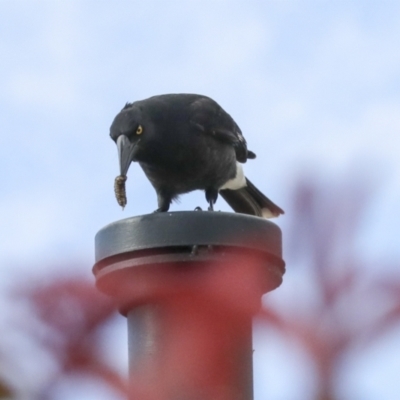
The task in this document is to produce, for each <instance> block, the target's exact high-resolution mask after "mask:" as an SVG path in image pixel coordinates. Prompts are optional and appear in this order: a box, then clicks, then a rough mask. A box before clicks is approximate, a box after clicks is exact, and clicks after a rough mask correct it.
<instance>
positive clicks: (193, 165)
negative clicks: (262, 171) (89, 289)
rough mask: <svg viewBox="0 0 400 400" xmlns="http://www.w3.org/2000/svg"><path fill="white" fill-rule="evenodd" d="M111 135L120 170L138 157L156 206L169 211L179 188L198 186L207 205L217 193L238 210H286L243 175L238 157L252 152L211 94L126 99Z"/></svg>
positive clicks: (188, 189) (263, 213)
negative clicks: (135, 99)
mask: <svg viewBox="0 0 400 400" xmlns="http://www.w3.org/2000/svg"><path fill="white" fill-rule="evenodd" d="M110 136H111V138H112V139H113V140H114V141H115V142H116V144H117V148H118V156H119V163H120V173H121V176H122V177H126V174H127V172H128V168H129V166H130V163H131V162H132V161H137V162H138V163H139V164H140V166H141V167H142V169H143V171H144V172H145V174H146V176H147V178H148V179H149V180H150V182H151V184H152V185H153V187H154V189H155V190H156V192H157V200H158V209H157V210H156V211H168V209H169V207H170V204H171V202H172V201H173V200H174V199H176V198H177V197H178V196H179V195H180V194H183V193H188V192H191V191H192V190H198V189H200V190H204V191H205V196H206V199H207V202H208V203H209V210H213V206H214V204H215V202H216V201H217V197H218V193H219V194H221V196H222V197H223V198H224V199H225V200H226V202H227V203H228V204H229V205H230V206H231V207H232V208H233V210H234V211H236V212H238V213H244V214H250V215H256V216H260V217H265V218H271V217H277V216H279V215H280V214H283V213H284V212H283V210H282V209H281V208H279V207H278V206H277V205H276V204H274V203H273V202H272V201H271V200H269V199H268V198H267V197H266V196H264V195H263V194H262V193H261V192H260V191H259V190H258V189H257V188H256V187H255V186H254V185H253V184H252V183H251V182H250V181H249V180H248V179H247V178H246V177H245V176H244V174H243V169H242V163H245V162H246V161H247V160H248V159H253V158H255V157H256V155H255V154H254V153H253V152H252V151H250V150H248V149H247V144H246V140H245V139H244V137H243V135H242V132H241V131H240V129H239V127H238V126H237V124H236V123H235V121H234V120H233V119H232V117H231V116H230V115H229V114H228V113H226V112H225V111H224V110H223V109H222V108H221V107H220V106H219V105H218V104H217V103H216V102H215V101H214V100H212V99H211V98H209V97H206V96H202V95H198V94H164V95H160V96H154V97H150V98H148V99H145V100H140V101H136V102H134V103H127V104H126V105H125V107H124V108H123V109H122V110H121V112H120V113H119V114H118V115H117V116H116V117H115V119H114V121H113V123H112V125H111V128H110Z"/></svg>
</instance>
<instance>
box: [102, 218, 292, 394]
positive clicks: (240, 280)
mask: <svg viewBox="0 0 400 400" xmlns="http://www.w3.org/2000/svg"><path fill="white" fill-rule="evenodd" d="M281 256H282V252H281V233H280V230H279V228H278V227H277V226H276V225H274V224H273V223H271V222H269V221H266V220H264V219H261V218H256V217H250V216H245V215H239V214H231V213H219V212H178V213H158V214H151V215H144V216H140V217H134V218H129V219H125V220H122V221H117V222H115V223H113V224H110V225H108V226H106V227H105V228H103V229H102V230H100V231H99V233H98V234H97V235H96V264H95V266H94V274H95V276H96V284H97V286H98V287H99V289H100V290H102V291H103V292H105V293H108V294H110V295H111V296H113V297H114V298H115V299H116V300H117V301H118V304H119V306H120V310H121V312H122V313H123V314H124V315H126V316H127V319H128V341H129V368H130V383H131V395H130V398H131V399H140V400H146V399H149V400H204V399H212V400H214V399H216V400H251V399H253V383H252V380H253V378H252V330H251V322H252V316H253V315H254V314H255V313H256V312H257V310H258V309H259V307H260V301H261V296H262V295H263V294H264V293H266V292H267V291H270V290H272V289H274V288H276V287H277V286H279V284H280V283H281V282H282V275H283V273H284V263H283V261H282V259H281Z"/></svg>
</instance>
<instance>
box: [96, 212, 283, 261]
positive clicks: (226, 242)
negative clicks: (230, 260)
mask: <svg viewBox="0 0 400 400" xmlns="http://www.w3.org/2000/svg"><path fill="white" fill-rule="evenodd" d="M193 245H198V246H227V247H240V248H245V249H252V250H258V251H261V252H266V253H269V254H271V255H273V256H275V257H277V258H282V238H281V231H280V229H279V227H278V226H276V225H275V224H274V223H272V222H270V221H268V220H266V219H263V218H259V217H252V216H249V215H244V214H234V213H227V212H208V211H180V212H165V213H153V214H147V215H140V216H136V217H131V218H126V219H122V220H120V221H116V222H113V223H111V224H109V225H107V226H105V227H104V228H103V229H101V230H100V231H99V232H98V233H97V235H96V238H95V260H96V263H98V262H100V261H102V260H104V259H106V258H108V257H111V256H115V255H118V254H122V253H130V252H133V251H139V250H148V249H155V248H164V247H183V246H193Z"/></svg>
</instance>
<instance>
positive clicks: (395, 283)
mask: <svg viewBox="0 0 400 400" xmlns="http://www.w3.org/2000/svg"><path fill="white" fill-rule="evenodd" d="M399 20H400V3H398V2H396V1H390V0H388V1H385V2H378V1H356V0H354V1H334V2H333V1H332V2H328V1H311V0H304V1H300V0H299V1H290V0H269V1H261V0H258V1H256V0H246V1H245V0H230V1H228V0H226V1H224V0H201V1H200V0H187V1H184V0H181V1H178V0H175V1H174V0H172V1H162V0H147V1H140V2H139V1H125V0H121V1H117V2H112V3H111V2H105V1H93V0H76V1H74V0H70V1H68V2H67V1H65V2H62V1H57V0H52V1H51V0H48V1H45V0H44V1H40V2H33V1H29V0H13V1H11V0H1V1H0V54H1V57H0V60H1V61H0V87H1V90H0V128H1V136H0V140H1V146H0V165H1V176H2V179H1V189H0V190H1V196H0V202H1V203H0V218H1V223H0V235H1V240H0V262H1V270H0V310H1V311H0V395H2V396H3V398H11V399H21V400H31V399H49V400H50V399H52V400H53V399H56V400H72V399H81V400H82V399H83V400H92V399H96V400H103V399H104V400H106V399H120V398H121V399H122V398H124V397H123V396H124V390H125V389H124V378H125V376H126V374H127V345H126V323H125V322H126V321H125V320H124V318H123V317H121V316H119V315H118V314H117V313H116V312H115V311H114V310H113V308H112V305H110V304H109V303H108V302H107V299H105V298H104V297H102V296H100V295H98V293H97V292H96V291H95V289H94V288H93V284H94V279H93V277H92V274H91V267H92V265H93V262H94V235H95V234H96V232H97V231H98V230H99V229H100V228H102V227H103V226H105V225H106V224H108V223H110V222H112V221H115V220H118V219H122V218H127V217H130V216H133V215H139V214H145V213H150V212H152V211H153V210H154V209H155V208H156V196H155V192H154V190H153V189H152V187H151V185H150V183H149V182H148V181H147V179H146V178H145V177H144V174H143V173H142V171H141V170H140V168H139V167H138V166H137V165H134V166H133V167H131V169H130V171H129V179H128V181H127V195H128V205H127V207H126V208H125V210H124V211H121V208H120V207H119V206H118V205H117V203H116V200H115V198H114V191H113V181H114V178H115V176H116V175H117V174H118V172H119V171H118V161H117V152H116V148H115V144H114V143H113V142H112V141H111V140H110V138H109V136H108V134H109V126H110V124H111V122H112V120H113V118H114V116H115V115H116V114H117V113H118V112H119V111H120V109H121V108H122V107H123V105H124V104H125V103H126V102H127V101H135V100H139V99H143V98H146V97H149V96H152V95H156V94H162V93H181V92H186V93H200V94H205V95H208V96H210V97H212V98H213V99H215V100H216V101H217V102H218V103H220V105H221V106H222V107H223V108H224V109H225V110H226V111H227V112H229V113H230V114H231V115H232V116H233V117H234V119H235V120H236V122H237V123H238V125H239V126H240V127H241V129H242V131H243V133H244V136H245V137H246V139H247V142H248V145H249V148H250V149H251V150H253V151H255V152H256V153H257V159H256V160H254V161H251V162H248V163H247V164H246V166H245V170H246V174H247V175H248V176H249V177H250V179H251V180H252V181H253V182H254V183H255V184H257V186H258V187H259V188H260V189H262V191H263V192H265V193H266V194H267V195H268V196H269V197H270V198H271V199H272V200H273V201H275V202H276V203H277V204H278V205H280V206H281V207H282V208H283V209H284V210H285V211H286V214H285V215H284V216H282V217H280V218H279V219H278V220H276V221H274V222H276V223H277V224H278V225H279V226H280V227H281V229H282V231H283V242H284V258H285V261H286V266H287V272H286V275H285V277H284V283H283V285H282V286H281V287H280V288H279V289H277V290H276V291H275V292H274V293H271V294H270V295H267V296H265V298H264V307H263V310H262V312H261V313H260V316H259V317H258V318H257V320H256V322H255V332H254V347H255V353H254V369H255V371H254V375H255V399H256V400H309V399H318V400H333V399H334V400H336V399H352V400H376V399H380V400H397V399H399V398H400V352H399V348H400V272H399V264H400V263H399V260H400V242H399V236H398V227H399V223H400V207H399V204H400V186H399V181H400V156H399V153H400V51H399V49H400V24H399ZM196 206H202V207H205V200H204V195H203V194H202V193H192V194H189V195H185V196H183V197H182V198H181V202H180V203H178V204H174V205H173V206H172V208H171V210H172V211H174V210H192V209H194V208H195V207H196ZM217 208H218V209H221V210H224V211H229V208H228V206H227V205H226V204H225V203H224V201H223V200H222V199H220V200H219V201H218V203H217Z"/></svg>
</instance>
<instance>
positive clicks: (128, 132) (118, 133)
mask: <svg viewBox="0 0 400 400" xmlns="http://www.w3.org/2000/svg"><path fill="white" fill-rule="evenodd" d="M145 125H146V124H145V123H144V118H143V114H142V111H141V109H140V108H139V107H135V106H134V105H132V104H129V103H127V104H126V106H125V107H124V108H123V109H122V110H121V112H120V113H119V114H118V115H117V116H116V117H115V118H114V121H113V123H112V124H111V127H110V136H111V139H112V140H114V142H115V143H116V144H117V149H118V158H119V166H120V174H121V175H122V176H126V173H127V172H128V169H129V166H130V164H131V162H132V161H138V155H139V153H140V148H141V145H140V143H141V142H142V141H143V138H144V137H145V136H146V134H147V132H146V126H145Z"/></svg>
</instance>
